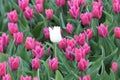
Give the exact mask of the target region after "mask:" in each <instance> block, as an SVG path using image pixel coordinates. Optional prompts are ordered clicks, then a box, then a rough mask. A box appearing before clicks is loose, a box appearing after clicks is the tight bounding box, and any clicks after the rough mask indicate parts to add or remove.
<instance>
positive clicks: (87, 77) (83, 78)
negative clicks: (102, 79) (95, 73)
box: [79, 75, 91, 80]
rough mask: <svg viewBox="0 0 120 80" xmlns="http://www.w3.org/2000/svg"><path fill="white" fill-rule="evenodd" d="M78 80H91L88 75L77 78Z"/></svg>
mask: <svg viewBox="0 0 120 80" xmlns="http://www.w3.org/2000/svg"><path fill="white" fill-rule="evenodd" d="M79 80H91V78H90V75H86V76H84V77H82V78H81V77H79Z"/></svg>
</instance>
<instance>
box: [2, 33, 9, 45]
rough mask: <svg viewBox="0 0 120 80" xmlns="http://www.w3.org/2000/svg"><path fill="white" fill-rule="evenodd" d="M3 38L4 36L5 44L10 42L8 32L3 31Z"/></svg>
mask: <svg viewBox="0 0 120 80" xmlns="http://www.w3.org/2000/svg"><path fill="white" fill-rule="evenodd" d="M2 38H3V46H4V47H5V46H7V45H8V44H9V35H7V34H6V33H2Z"/></svg>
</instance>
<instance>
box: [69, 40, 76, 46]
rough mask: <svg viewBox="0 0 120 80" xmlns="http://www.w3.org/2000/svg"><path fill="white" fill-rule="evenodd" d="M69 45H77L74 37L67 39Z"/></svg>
mask: <svg viewBox="0 0 120 80" xmlns="http://www.w3.org/2000/svg"><path fill="white" fill-rule="evenodd" d="M67 46H70V47H71V48H75V46H76V41H75V40H74V39H71V40H69V39H67Z"/></svg>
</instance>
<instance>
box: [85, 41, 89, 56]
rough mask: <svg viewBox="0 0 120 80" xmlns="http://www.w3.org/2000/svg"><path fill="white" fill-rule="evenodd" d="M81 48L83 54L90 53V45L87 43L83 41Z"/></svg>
mask: <svg viewBox="0 0 120 80" xmlns="http://www.w3.org/2000/svg"><path fill="white" fill-rule="evenodd" d="M83 48H84V50H85V54H86V55H88V54H89V53H90V46H89V45H88V44H87V43H85V44H84V46H83Z"/></svg>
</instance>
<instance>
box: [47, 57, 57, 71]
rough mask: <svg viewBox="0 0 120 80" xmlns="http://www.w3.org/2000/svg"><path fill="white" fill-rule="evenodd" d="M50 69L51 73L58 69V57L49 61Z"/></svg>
mask: <svg viewBox="0 0 120 80" xmlns="http://www.w3.org/2000/svg"><path fill="white" fill-rule="evenodd" d="M49 67H50V70H51V71H55V70H57V69H58V58H57V57H55V58H53V59H51V60H49Z"/></svg>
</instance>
